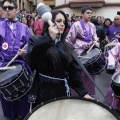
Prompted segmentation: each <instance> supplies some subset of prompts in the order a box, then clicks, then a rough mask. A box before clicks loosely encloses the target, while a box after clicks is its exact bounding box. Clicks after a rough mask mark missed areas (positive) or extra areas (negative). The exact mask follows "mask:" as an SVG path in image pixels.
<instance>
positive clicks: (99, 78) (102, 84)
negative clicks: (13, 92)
mask: <svg viewBox="0 0 120 120" xmlns="http://www.w3.org/2000/svg"><path fill="white" fill-rule="evenodd" d="M95 81H96V84H97V85H98V87H99V89H100V90H101V91H102V93H103V94H104V95H105V94H106V92H107V90H108V87H109V86H110V82H111V75H110V74H107V73H106V71H105V70H104V71H103V72H102V73H100V74H99V75H96V76H95ZM95 98H96V99H98V100H99V101H101V102H102V101H103V99H104V98H103V97H102V95H101V94H100V93H99V92H98V90H97V88H96V95H95ZM0 120H10V119H8V118H5V117H4V115H3V112H2V107H1V104H0Z"/></svg>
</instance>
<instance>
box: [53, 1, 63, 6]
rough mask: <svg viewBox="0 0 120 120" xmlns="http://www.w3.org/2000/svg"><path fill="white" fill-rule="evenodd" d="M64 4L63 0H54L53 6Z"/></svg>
mask: <svg viewBox="0 0 120 120" xmlns="http://www.w3.org/2000/svg"><path fill="white" fill-rule="evenodd" d="M64 4H65V0H55V6H58V5H64Z"/></svg>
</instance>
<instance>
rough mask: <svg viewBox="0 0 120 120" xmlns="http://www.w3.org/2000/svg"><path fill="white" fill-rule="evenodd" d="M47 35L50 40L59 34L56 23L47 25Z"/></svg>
mask: <svg viewBox="0 0 120 120" xmlns="http://www.w3.org/2000/svg"><path fill="white" fill-rule="evenodd" d="M48 30H49V35H50V37H51V38H52V40H54V41H55V40H56V39H57V37H58V34H59V31H58V28H57V26H56V25H53V26H50V27H49V29H48Z"/></svg>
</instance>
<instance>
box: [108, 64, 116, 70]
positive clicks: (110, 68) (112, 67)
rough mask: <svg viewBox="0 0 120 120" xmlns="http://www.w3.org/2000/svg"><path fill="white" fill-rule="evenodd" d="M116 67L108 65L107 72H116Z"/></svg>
mask: <svg viewBox="0 0 120 120" xmlns="http://www.w3.org/2000/svg"><path fill="white" fill-rule="evenodd" d="M115 68H116V67H115V65H108V66H107V70H115Z"/></svg>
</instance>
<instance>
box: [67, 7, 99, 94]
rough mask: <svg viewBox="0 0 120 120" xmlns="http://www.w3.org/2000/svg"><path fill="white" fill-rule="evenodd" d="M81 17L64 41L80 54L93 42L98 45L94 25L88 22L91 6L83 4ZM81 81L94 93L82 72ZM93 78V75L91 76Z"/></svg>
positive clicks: (90, 15) (93, 88)
mask: <svg viewBox="0 0 120 120" xmlns="http://www.w3.org/2000/svg"><path fill="white" fill-rule="evenodd" d="M81 14H82V19H81V20H80V21H77V22H75V23H74V24H73V25H72V26H71V28H70V30H69V33H68V35H67V37H66V41H67V42H69V43H70V44H72V45H73V47H74V51H75V52H76V53H77V55H78V56H80V55H81V54H82V53H83V52H84V51H85V50H87V49H89V48H90V47H91V46H92V45H93V43H94V44H95V46H98V47H99V38H98V37H97V34H96V27H95V25H94V24H93V23H91V22H90V20H91V17H92V8H91V7H90V6H83V7H82V8H81ZM83 77H84V78H83V82H84V83H85V86H86V88H87V89H88V91H89V93H90V94H91V95H94V94H95V87H94V85H93V83H91V81H90V80H89V79H88V77H87V76H86V75H85V74H84V73H83ZM92 77H93V78H94V76H92Z"/></svg>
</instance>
